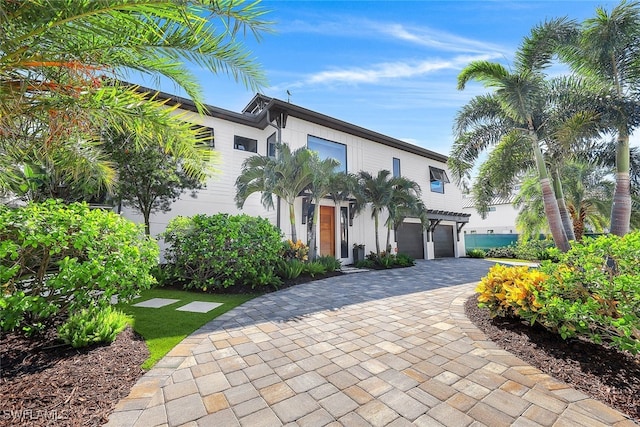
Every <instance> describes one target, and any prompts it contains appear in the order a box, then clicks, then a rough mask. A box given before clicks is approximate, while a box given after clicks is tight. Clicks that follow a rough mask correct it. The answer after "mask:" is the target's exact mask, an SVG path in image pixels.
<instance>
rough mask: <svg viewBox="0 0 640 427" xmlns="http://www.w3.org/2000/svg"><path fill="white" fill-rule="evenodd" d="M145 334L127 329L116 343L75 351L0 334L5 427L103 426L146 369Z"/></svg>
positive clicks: (49, 339)
mask: <svg viewBox="0 0 640 427" xmlns="http://www.w3.org/2000/svg"><path fill="white" fill-rule="evenodd" d="M147 357H149V351H148V350H147V346H146V345H145V343H144V341H143V340H142V338H140V337H139V336H138V335H136V334H135V332H133V330H132V329H131V328H129V327H128V328H127V329H126V330H125V331H124V332H122V333H121V334H120V335H118V337H117V338H116V340H115V341H114V342H113V343H112V344H111V345H104V346H92V347H89V348H85V349H79V350H75V349H73V348H71V347H70V346H66V345H60V344H59V343H58V342H56V341H55V328H50V329H49V332H48V333H47V334H46V335H45V336H42V337H39V339H37V340H36V339H27V338H25V337H23V336H21V335H18V334H14V333H6V334H3V335H2V336H1V337H0V426H54V425H55V426H98V425H102V424H104V423H105V422H106V421H107V418H108V416H109V414H110V413H111V411H112V410H113V408H114V407H115V405H116V403H118V401H119V400H120V399H122V398H124V397H126V396H127V395H128V394H129V390H130V389H131V387H132V386H133V385H134V384H135V382H136V381H137V380H138V378H139V377H140V376H141V375H142V374H143V373H144V372H143V371H142V369H141V368H140V366H141V365H142V363H143V362H144V361H145V360H146V359H147Z"/></svg>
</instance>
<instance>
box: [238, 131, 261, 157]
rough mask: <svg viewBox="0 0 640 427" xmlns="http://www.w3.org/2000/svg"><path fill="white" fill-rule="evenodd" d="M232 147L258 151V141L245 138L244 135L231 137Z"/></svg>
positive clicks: (253, 151)
mask: <svg viewBox="0 0 640 427" xmlns="http://www.w3.org/2000/svg"><path fill="white" fill-rule="evenodd" d="M233 148H235V149H236V150H241V151H250V152H252V153H257V152H258V141H256V140H255V139H251V138H245V137H244V136H238V135H236V136H234V137H233Z"/></svg>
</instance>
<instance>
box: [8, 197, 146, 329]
mask: <svg viewBox="0 0 640 427" xmlns="http://www.w3.org/2000/svg"><path fill="white" fill-rule="evenodd" d="M157 258H158V245H157V244H156V242H155V241H153V240H150V239H149V238H147V237H146V236H145V234H144V230H143V228H142V227H141V226H139V225H136V224H134V223H132V222H130V221H128V220H126V219H124V218H122V217H120V216H119V215H116V214H115V213H113V212H110V211H104V210H99V209H95V210H92V209H90V208H89V206H88V205H87V204H80V203H74V204H71V205H64V204H63V203H62V202H60V201H54V200H49V201H46V202H44V203H32V204H29V205H27V206H25V207H21V208H17V209H9V208H6V207H4V208H0V285H1V286H2V294H1V296H0V328H1V329H2V330H5V331H9V330H16V329H21V330H22V331H24V332H25V333H27V334H32V333H34V332H37V331H38V330H41V329H43V328H45V327H47V326H49V325H50V323H51V321H52V318H53V317H54V315H58V314H59V315H63V316H66V315H67V314H73V313H75V312H77V311H79V310H80V309H81V308H83V307H88V306H93V305H96V306H106V305H108V304H109V302H110V300H111V297H112V296H114V295H118V298H119V299H120V300H123V301H126V300H128V299H131V298H132V297H133V296H135V295H136V294H137V293H138V291H139V290H141V289H147V288H149V287H150V286H151V284H153V283H154V279H153V277H152V276H151V275H150V274H149V270H150V269H151V268H152V267H153V266H154V265H156V264H157V262H158V260H157Z"/></svg>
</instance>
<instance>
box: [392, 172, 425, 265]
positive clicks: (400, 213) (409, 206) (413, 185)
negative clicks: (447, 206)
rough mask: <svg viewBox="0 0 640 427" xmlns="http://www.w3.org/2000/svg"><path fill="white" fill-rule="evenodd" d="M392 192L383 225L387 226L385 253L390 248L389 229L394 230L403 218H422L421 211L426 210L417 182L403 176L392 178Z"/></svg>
mask: <svg viewBox="0 0 640 427" xmlns="http://www.w3.org/2000/svg"><path fill="white" fill-rule="evenodd" d="M394 180H395V183H394V186H393V194H392V196H391V200H390V201H389V204H388V206H387V211H388V213H389V216H388V217H387V221H386V222H385V225H386V226H387V244H386V246H385V248H386V249H385V250H386V251H387V253H389V251H390V250H391V230H392V229H393V230H394V232H396V231H397V230H398V227H400V225H401V224H402V223H403V221H404V219H405V218H407V217H409V216H412V217H417V218H420V219H421V221H422V220H423V219H424V215H423V213H424V212H426V208H425V206H424V202H423V201H422V199H421V198H420V196H421V194H422V189H421V188H420V185H418V183H417V182H415V181H412V180H410V179H407V178H404V177H396V178H394Z"/></svg>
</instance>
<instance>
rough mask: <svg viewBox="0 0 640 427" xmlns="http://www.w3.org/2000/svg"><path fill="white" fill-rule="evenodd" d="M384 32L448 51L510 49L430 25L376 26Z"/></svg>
mask: <svg viewBox="0 0 640 427" xmlns="http://www.w3.org/2000/svg"><path fill="white" fill-rule="evenodd" d="M374 28H376V29H378V31H380V32H381V33H383V34H386V35H389V36H391V37H393V38H396V39H399V40H405V41H408V42H411V43H414V44H418V45H421V46H425V47H429V48H432V49H438V50H442V51H447V52H469V53H488V52H491V53H500V54H506V53H508V51H507V50H506V49H505V48H503V47H501V46H498V45H495V44H492V43H485V42H481V41H477V40H473V39H468V38H466V37H460V36H457V35H455V34H451V33H447V32H444V31H437V30H433V29H431V28H428V27H407V26H404V25H401V24H390V25H380V24H376V26H375V27H374Z"/></svg>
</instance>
